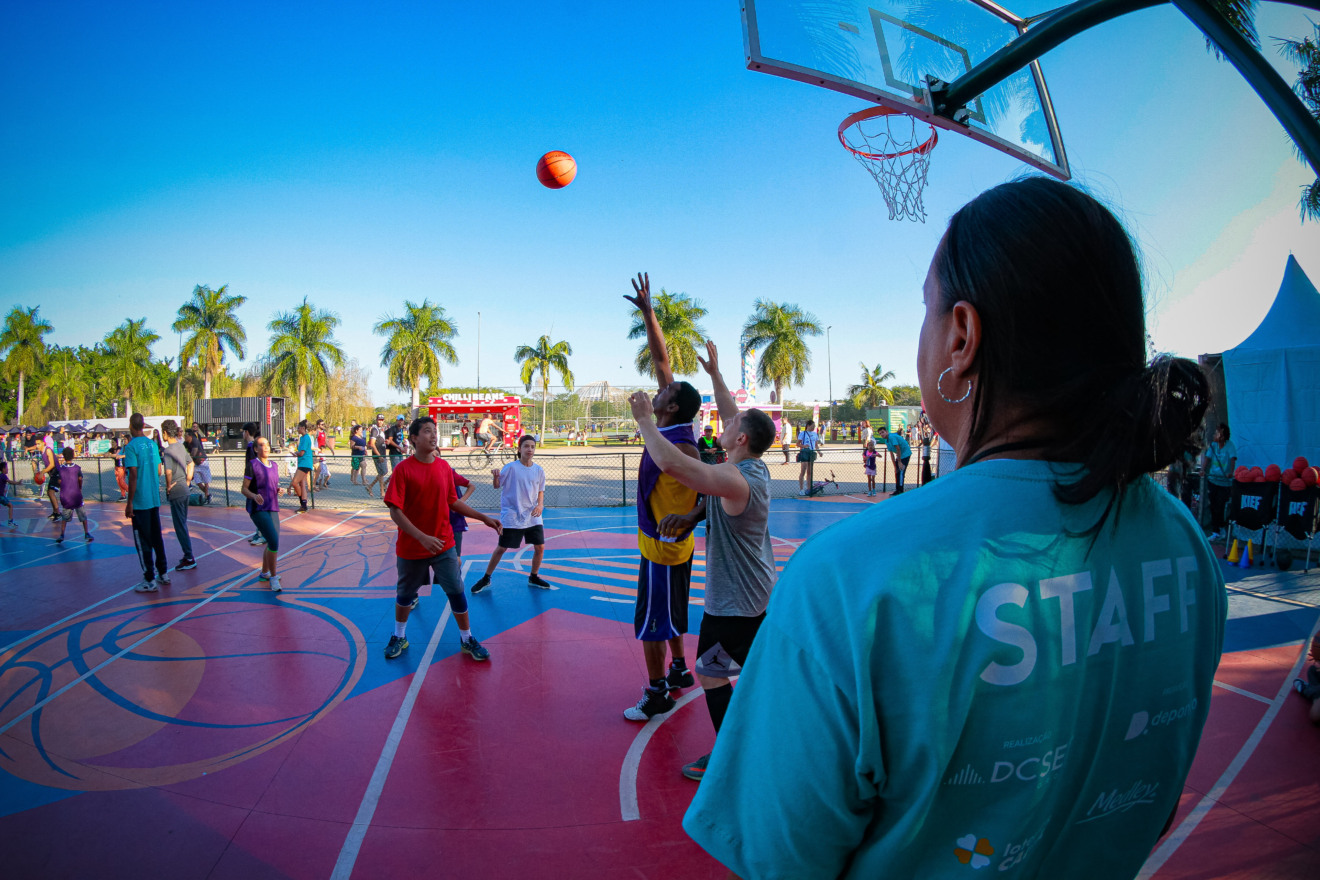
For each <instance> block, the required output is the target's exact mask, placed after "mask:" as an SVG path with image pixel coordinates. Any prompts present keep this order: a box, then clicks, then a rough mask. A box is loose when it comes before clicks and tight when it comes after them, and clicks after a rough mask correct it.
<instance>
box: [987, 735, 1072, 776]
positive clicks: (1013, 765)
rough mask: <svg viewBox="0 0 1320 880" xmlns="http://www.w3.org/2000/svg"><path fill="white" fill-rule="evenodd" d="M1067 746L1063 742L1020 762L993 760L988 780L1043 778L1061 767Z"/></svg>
mask: <svg viewBox="0 0 1320 880" xmlns="http://www.w3.org/2000/svg"><path fill="white" fill-rule="evenodd" d="M1068 746H1069V743H1063V744H1062V745H1059V746H1056V747H1054V748H1052V749H1050V750H1049V751H1048V752H1046V753H1045V754H1043V755H1039V756H1035V755H1033V756H1032V757H1030V758H1027V759H1026V760H1025V761H1021V762H1015V761H995V767H994V770H992V771H991V772H990V781H991V782H1004V781H1006V780H1009V779H1012V778H1013V777H1015V776H1016V777H1017V778H1018V779H1020V780H1022V781H1023V782H1034V781H1036V780H1037V779H1044V778H1045V777H1046V776H1048V775H1050V773H1052V772H1054V771H1055V770H1059V769H1062V767H1063V764H1064V759H1065V758H1066V757H1067V755H1068Z"/></svg>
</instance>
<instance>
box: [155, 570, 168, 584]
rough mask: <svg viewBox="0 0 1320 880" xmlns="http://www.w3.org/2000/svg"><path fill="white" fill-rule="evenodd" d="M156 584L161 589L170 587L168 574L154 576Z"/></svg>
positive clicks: (163, 572) (164, 572)
mask: <svg viewBox="0 0 1320 880" xmlns="http://www.w3.org/2000/svg"><path fill="white" fill-rule="evenodd" d="M156 583H157V584H159V585H160V586H162V587H168V586H169V585H170V573H169V572H167V571H162V572H161V573H160V574H158V575H156Z"/></svg>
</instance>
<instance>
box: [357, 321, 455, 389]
mask: <svg viewBox="0 0 1320 880" xmlns="http://www.w3.org/2000/svg"><path fill="white" fill-rule="evenodd" d="M372 332H373V333H375V334H376V335H377V336H385V337H387V340H386V342H385V344H384V345H383V346H381V349H380V365H381V366H382V367H385V368H386V370H387V371H388V378H389V383H390V387H391V388H397V389H398V390H400V391H411V392H412V409H413V410H416V409H417V405H418V403H420V402H421V394H422V379H423V377H425V378H426V379H429V380H430V382H431V384H432V385H439V384H440V382H441V381H442V380H441V375H440V361H441V360H442V359H443V360H444V361H446V362H448V363H450V364H457V363H458V352H457V351H455V350H454V346H453V344H452V343H451V342H450V340H451V339H453V338H454V337H455V336H457V335H458V325H456V324H455V323H454V322H453V321H452V320H450V318H449V316H448V315H446V314H445V307H444V306H441V305H432V303H431V301H430V300H429V299H424V300H422V304H421V305H416V304H414V303H411V302H408V301H407V300H405V301H404V303H403V316H402V317H399V318H395V317H393V316H389V315H387V316H386V317H385V318H383V319H382V320H381V321H380V322H378V323H377V324H376V326H375V327H373V328H372Z"/></svg>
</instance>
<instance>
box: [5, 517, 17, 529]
mask: <svg viewBox="0 0 1320 880" xmlns="http://www.w3.org/2000/svg"><path fill="white" fill-rule="evenodd" d="M5 525H7V526H9V527H10V528H11V529H16V528H18V523H16V522H14V521H13V520H12V519H11V520H10V521H9V522H7V523H5Z"/></svg>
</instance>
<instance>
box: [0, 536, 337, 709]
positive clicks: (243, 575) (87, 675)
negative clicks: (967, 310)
mask: <svg viewBox="0 0 1320 880" xmlns="http://www.w3.org/2000/svg"><path fill="white" fill-rule="evenodd" d="M337 525H339V523H335V524H334V525H332V526H330V527H329V528H327V529H326V531H327V532H328V531H330V529H333V528H334V527H335V526H337ZM323 534H324V533H323ZM306 543H307V542H304V543H303V544H299V545H298V546H297V547H294V548H293V549H292V550H290V551H289V554H290V555H292V554H294V553H297V552H298V551H299V550H301V549H302V548H303V546H304V545H305V544H306ZM251 575H252V573H251V572H250V571H245V572H241V573H239V574H236V575H234V576H232V577H230V578H229V579H228V583H225V581H221V583H225V586H223V587H221V588H220V589H218V590H216V591H215V593H213V594H212V595H210V596H208V597H206V598H205V599H203V600H202V601H200V602H198V603H197V604H196V605H192V606H190V607H189V608H188V610H187V611H185V612H183V613H182V614H180V615H179V616H178V617H176V618H174V619H173V620H171V621H170V622H169V623H165V624H162V625H161V626H158V627H156V628H154V629H153V630H151V632H149V633H147V634H146V635H145V636H143V637H142V638H140V639H138V640H137V641H136V642H134V643H133V644H131V645H129V646H128V647H127V648H125V649H124V650H122V651H120V652H119V653H117V654H112V655H111V656H109V657H107V658H106V659H105V660H103V661H102V662H101V663H99V664H97V665H96V666H95V667H94V668H92V669H89V670H87V671H86V672H84V673H83V674H82V675H80V676H78V677H77V678H75V679H74V680H73V681H71V682H69V683H68V684H66V685H65V686H64V687H62V688H60V689H59V690H57V691H56V692H55V693H53V694H51V695H50V696H48V697H46V699H44V700H42V701H41V702H39V703H37V704H35V705H33V706H31V707H29V708H28V709H27V711H25V712H23V713H22V714H21V715H18V716H16V717H15V718H14V719H13V720H12V721H10V722H9V723H8V724H6V725H5V726H4V727H0V734H3V733H4V732H5V731H7V730H9V728H11V727H13V726H14V725H15V724H17V723H18V722H20V721H22V720H23V719H24V718H26V717H28V716H29V715H31V714H32V713H33V712H36V711H37V710H38V709H40V708H42V707H43V706H45V705H47V704H49V703H50V702H51V701H52V700H54V699H56V698H57V697H59V696H60V694H63V693H64V692H65V691H67V690H69V689H70V688H73V687H76V686H77V685H79V684H82V683H83V682H84V681H86V680H87V679H89V678H91V677H92V676H93V675H95V674H96V673H98V672H100V671H101V670H102V669H104V668H105V667H107V666H109V665H110V664H111V663H113V662H115V661H116V660H118V659H119V658H120V657H123V656H124V655H125V654H127V653H128V652H129V651H132V650H133V649H134V648H136V647H137V646H138V645H141V644H143V643H144V642H148V641H150V640H151V639H154V638H155V637H156V636H158V635H160V634H161V633H162V632H164V631H165V630H167V629H169V628H170V627H172V626H174V624H176V623H178V622H179V621H180V620H183V619H184V618H185V617H187V616H188V615H189V614H192V613H193V612H194V611H196V610H197V609H198V608H201V607H203V606H205V605H209V604H210V603H211V602H214V601H215V600H216V599H218V598H220V597H221V596H222V595H224V594H225V592H226V591H227V590H228V589H229V588H230V587H232V586H234V585H235V584H237V583H239V582H240V581H243V580H246V579H247V578H249V577H251ZM125 592H127V591H125ZM110 598H113V597H110ZM101 601H102V602H104V601H105V600H104V599H102V600H101ZM97 604H98V605H99V604H100V603H99V602H98V603H97ZM92 607H93V608H94V607H96V606H95V605H93V606H92Z"/></svg>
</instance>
